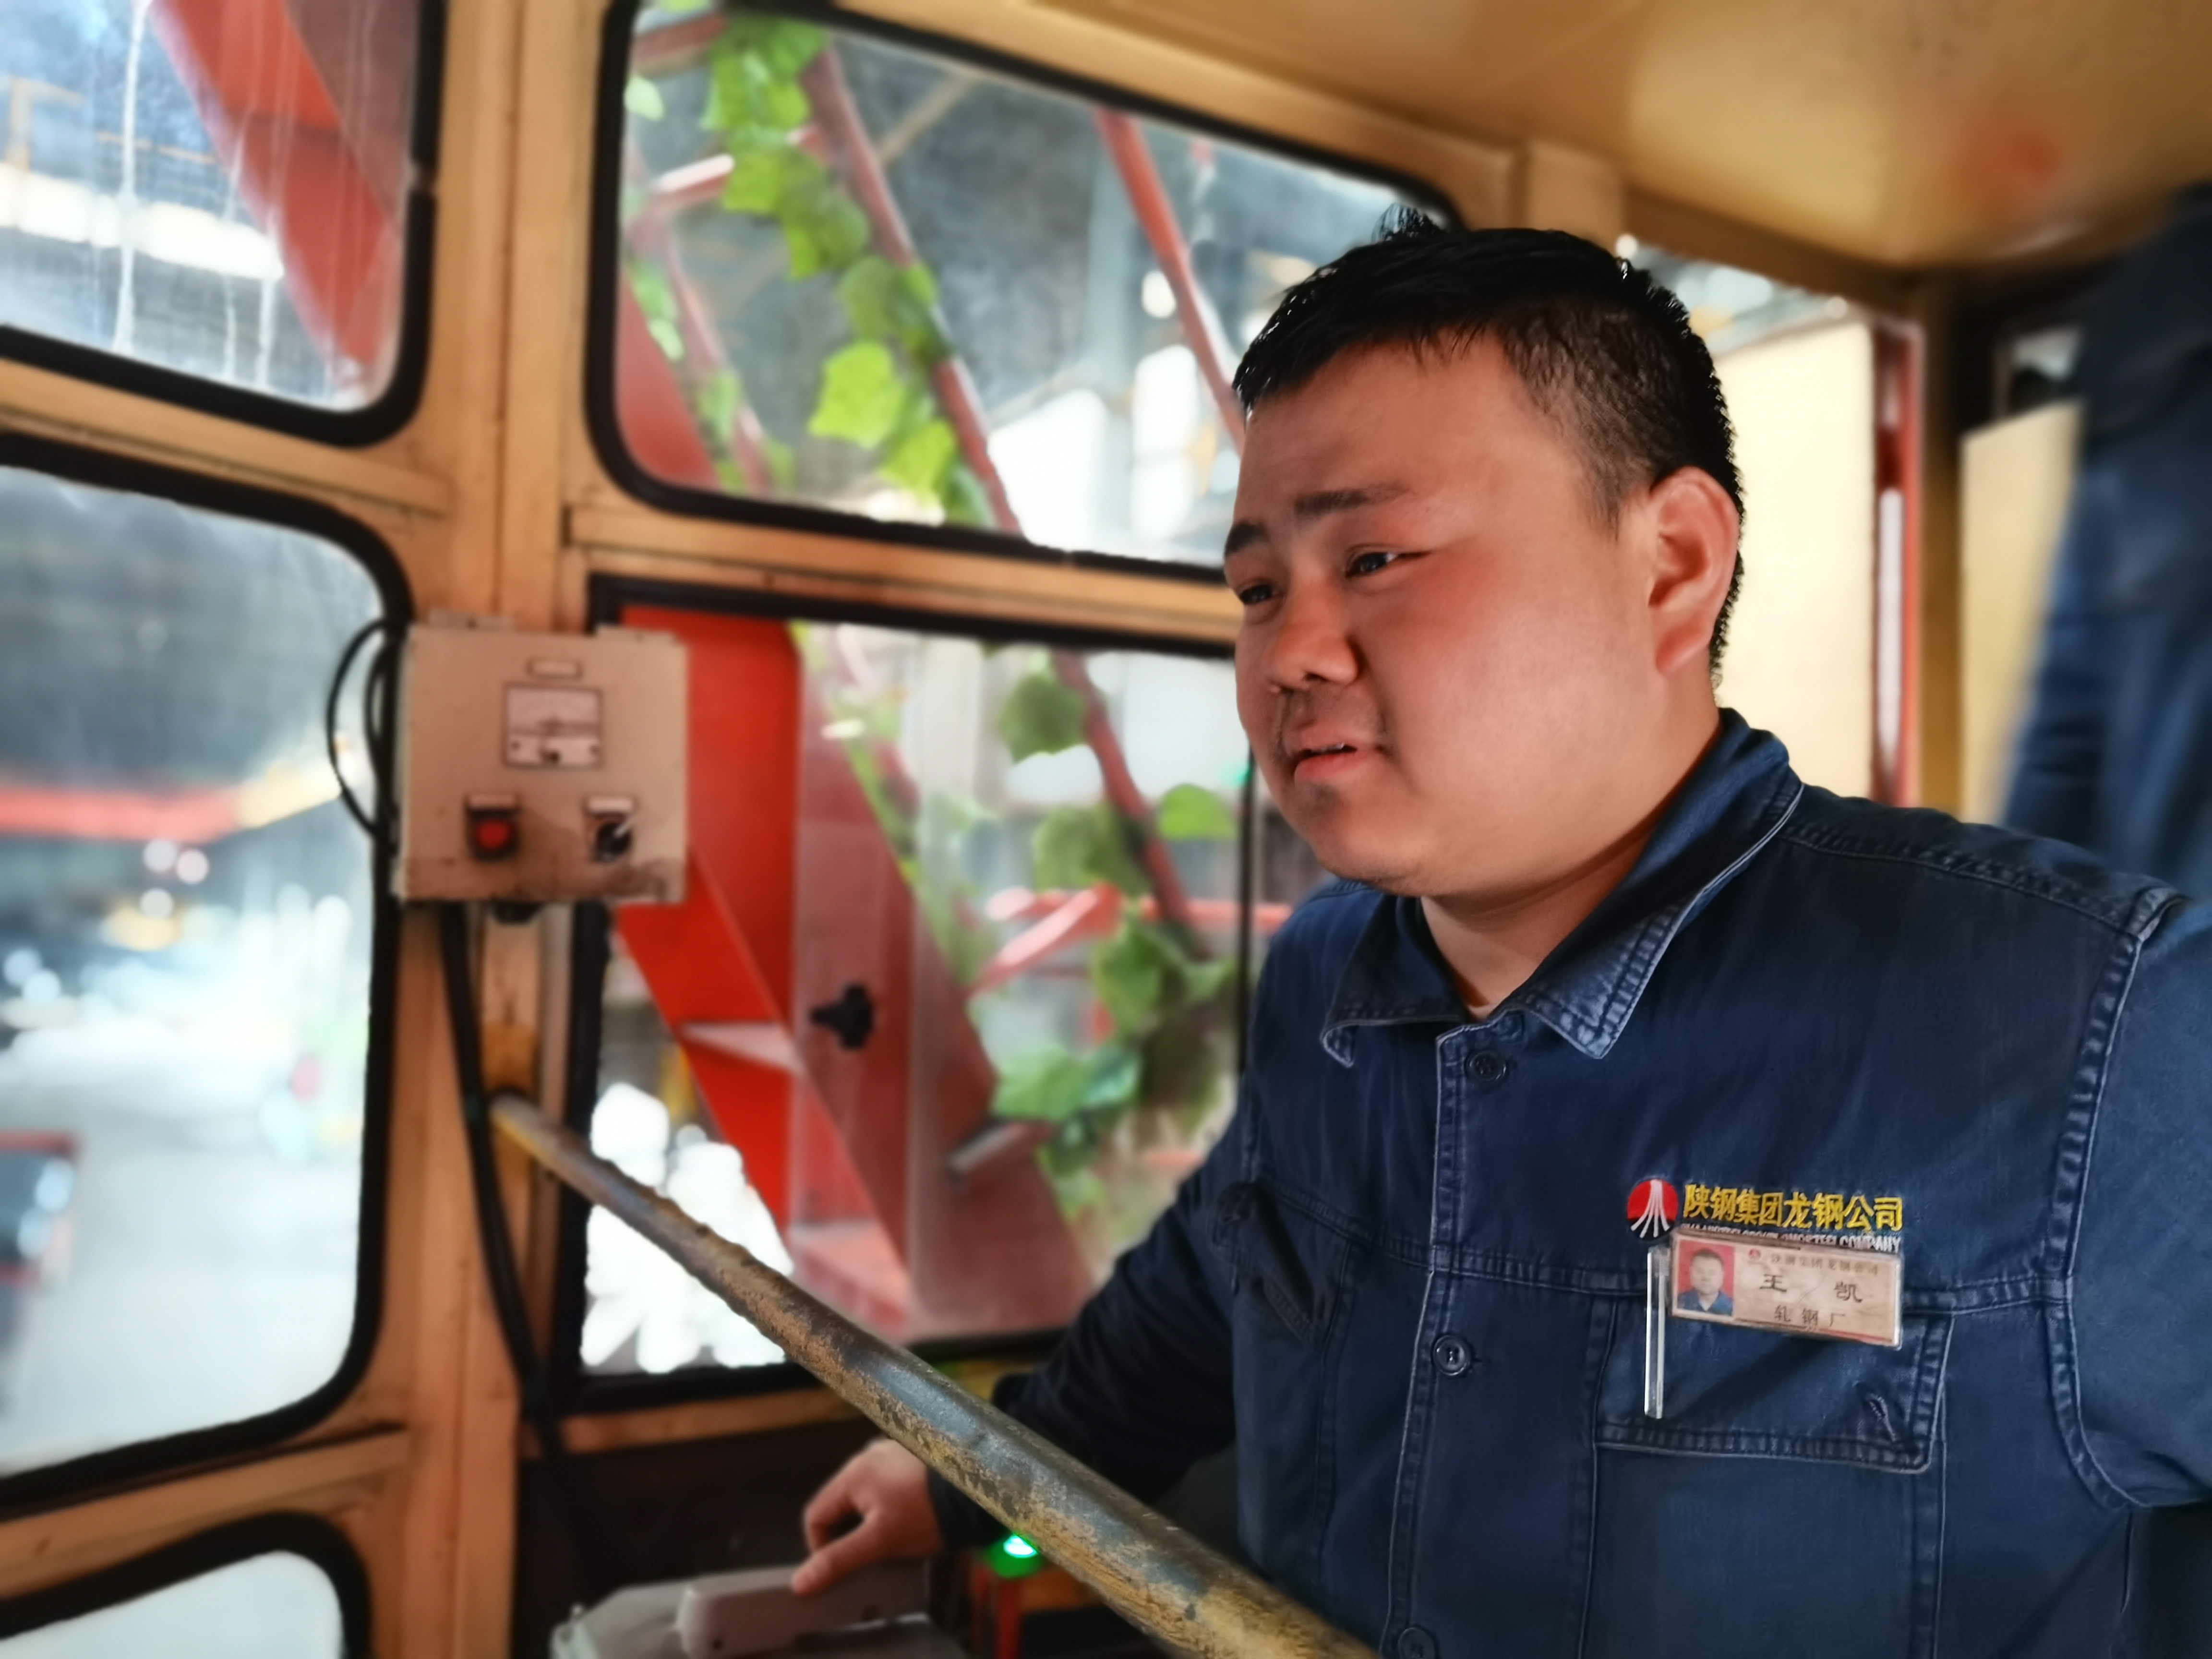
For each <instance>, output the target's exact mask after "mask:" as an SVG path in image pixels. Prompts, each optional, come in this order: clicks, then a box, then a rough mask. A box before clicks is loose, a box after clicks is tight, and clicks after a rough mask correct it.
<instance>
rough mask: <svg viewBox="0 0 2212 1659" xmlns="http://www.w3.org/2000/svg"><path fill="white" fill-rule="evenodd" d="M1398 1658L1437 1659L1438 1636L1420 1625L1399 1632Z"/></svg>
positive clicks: (1409, 1626) (1407, 1627) (1410, 1626)
mask: <svg viewBox="0 0 2212 1659" xmlns="http://www.w3.org/2000/svg"><path fill="white" fill-rule="evenodd" d="M1398 1659H1437V1638H1435V1637H1433V1636H1431V1635H1430V1634H1429V1633H1428V1632H1426V1631H1425V1630H1423V1629H1422V1628H1421V1627H1420V1626H1419V1625H1408V1626H1406V1628H1405V1629H1404V1630H1402V1631H1401V1632H1399V1633H1398Z"/></svg>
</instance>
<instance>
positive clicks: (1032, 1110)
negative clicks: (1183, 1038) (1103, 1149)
mask: <svg viewBox="0 0 2212 1659" xmlns="http://www.w3.org/2000/svg"><path fill="white" fill-rule="evenodd" d="M1143 1076H1144V1063H1143V1061H1142V1060H1141V1059H1140V1058H1139V1055H1138V1054H1137V1051H1136V1050H1135V1049H1134V1048H1131V1047H1130V1046H1129V1045H1127V1044H1126V1043H1121V1042H1107V1043H1103V1044H1102V1045H1100V1047H1099V1048H1097V1049H1096V1050H1095V1051H1094V1052H1092V1053H1091V1054H1089V1055H1087V1056H1078V1055H1075V1054H1069V1053H1068V1052H1067V1051H1066V1049H1065V1048H1033V1049H1030V1051H1029V1052H1027V1053H1025V1054H1016V1055H1014V1056H1013V1057H1012V1059H1011V1060H1007V1062H1006V1065H1005V1066H1002V1067H1000V1072H999V1084H998V1087H997V1088H996V1089H995V1090H994V1091H993V1093H992V1096H991V1112H992V1115H994V1116H996V1117H1007V1118H1026V1119H1029V1120H1031V1121H1037V1122H1044V1123H1060V1124H1072V1123H1073V1121H1074V1120H1075V1119H1077V1118H1079V1117H1082V1116H1084V1115H1086V1114H1090V1113H1094V1112H1115V1111H1118V1110H1119V1109H1121V1108H1123V1107H1126V1106H1127V1105H1128V1104H1129V1103H1131V1102H1132V1101H1133V1100H1134V1099H1135V1098H1136V1097H1137V1088H1138V1085H1139V1083H1140V1082H1141V1081H1142V1080H1143ZM1086 1138H1087V1137H1086Z"/></svg>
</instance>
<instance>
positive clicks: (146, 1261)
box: [0, 469, 379, 1471]
mask: <svg viewBox="0 0 2212 1659" xmlns="http://www.w3.org/2000/svg"><path fill="white" fill-rule="evenodd" d="M378 610H379V602H378V597H377V593H376V590H375V588H374V586H373V584H372V582H371V581H370V579H369V578H368V574H366V573H365V572H364V571H363V570H362V567H361V566H360V565H359V564H358V563H357V562H356V561H355V560H354V559H353V558H351V557H350V556H348V555H347V554H345V553H343V551H341V550H339V549H337V547H334V546H332V545H331V544H328V543H325V542H322V541H319V540H318V539H316V538H313V537H309V536H306V535H302V534H300V533H298V532H293V531H289V530H282V529H277V528H275V527H273V526H267V525H261V524H255V523H251V522H248V521H246V520H239V519H234V518H228V517H223V516H220V515H217V514H214V513H202V512H197V511H194V510H192V509H191V508H188V507H180V506H177V505H174V504H172V503H169V502H166V501H157V500H154V499H151V498H149V497H145V496H141V495H128V494H124V493H120V492H117V491H112V490H106V489H90V488H86V487H83V486H80V485H76V484H68V483H60V482H58V481H56V480H54V479H52V478H49V477H45V476H43V475H40V474H37V473H31V472H23V471H14V470H9V469H0V1471H12V1470H18V1469H22V1468H28V1467H32V1466H34V1465H38V1464H43V1463H51V1462H56V1461H58V1460H59V1459H62V1458H65V1457H70V1456H74V1455H78V1454H82V1453H88V1452H93V1451H98V1450H100V1449H104V1448H106V1447H111V1446H116V1445H119V1444H123V1443H127V1442H131V1441H137V1440H143V1439H147V1438H150V1437H155V1436H159V1435H166V1434H172V1433H176V1432H178V1431H183V1430H187V1429H197V1428H203V1427H207V1426H210V1425H216V1424H220V1423H228V1422H232V1421H234V1420H236V1419H240V1418H246V1417H251V1416H254V1415H256V1414H258V1413H263V1412H266V1411H270V1410H271V1409H273V1408H275V1407H279V1406H283V1405H285V1404H287V1403H289V1401H294V1400H296V1399H298V1398H300V1397H301V1395H306V1394H308V1393H310V1392H312V1391H313V1389H315V1388H316V1387H317V1386H318V1385H319V1384H320V1383H323V1382H324V1381H325V1379H327V1378H328V1377H329V1376H331V1373H332V1371H333V1370H335V1369H336V1367H337V1364H338V1361H339V1358H340V1356H341V1355H342V1353H343V1351H344V1349H345V1346H346V1343H347V1340H348V1337H349V1334H350V1333H351V1331H352V1328H353V1323H354V1302H355V1256H356V1248H355V1234H356V1225H357V1219H358V1214H359V1211H360V1206H361V1193H360V1187H361V1132H362V1105H363V1102H362V1093H363V1076H364V1067H365V1064H366V1056H367V1052H368V1009H369V994H368V980H369V951H370V934H371V932H372V926H373V921H374V913H373V909H372V892H371V865H370V859H369V848H368V842H367V840H366V838H365V837H364V836H362V835H361V833H360V832H359V831H358V830H357V829H356V828H355V827H354V825H353V823H352V822H351V821H350V820H349V818H347V817H346V816H345V815H344V813H343V811H342V809H341V808H340V807H339V806H338V805H336V804H335V803H334V801H333V796H334V794H335V783H334V781H333V779H332V777H331V771H330V767H329V764H328V762H327V761H326V759H325V744H324V736H323V724H322V720H323V706H324V698H325V692H326V690H327V688H328V686H329V683H330V679H331V673H332V671H333V670H334V669H335V667H336V666H337V659H338V655H339V653H340V650H341V649H342V647H343V645H344V643H345V641H346V640H347V638H348V636H349V635H351V634H352V633H353V632H354V630H355V629H357V628H359V627H360V626H361V625H362V623H365V622H367V621H368V620H369V619H370V618H372V617H374V616H375V615H377V613H378ZM155 1378H158V1379H159V1382H158V1386H156V1385H155V1383H153V1382H152V1381H151V1379H155Z"/></svg>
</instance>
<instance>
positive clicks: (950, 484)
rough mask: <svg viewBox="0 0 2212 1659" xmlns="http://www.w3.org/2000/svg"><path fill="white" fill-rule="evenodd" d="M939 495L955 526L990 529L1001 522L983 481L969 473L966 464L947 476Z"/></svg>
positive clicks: (946, 512)
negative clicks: (966, 525) (968, 525)
mask: <svg viewBox="0 0 2212 1659" xmlns="http://www.w3.org/2000/svg"><path fill="white" fill-rule="evenodd" d="M938 494H939V496H940V497H942V498H943V500H944V502H945V518H946V519H948V520H951V522H952V523H954V524H973V525H982V526H986V527H989V526H994V525H996V524H997V523H998V522H999V518H998V514H997V513H994V511H993V510H992V507H991V498H990V496H989V495H987V494H986V493H985V491H984V489H983V481H982V480H981V478H978V477H976V476H975V474H974V473H973V472H971V471H969V470H968V467H967V465H966V464H965V463H962V464H960V465H956V466H954V467H953V469H952V471H950V472H948V473H946V474H945V483H944V486H943V488H942V489H939V491H938ZM1007 527H1008V528H1012V526H1007Z"/></svg>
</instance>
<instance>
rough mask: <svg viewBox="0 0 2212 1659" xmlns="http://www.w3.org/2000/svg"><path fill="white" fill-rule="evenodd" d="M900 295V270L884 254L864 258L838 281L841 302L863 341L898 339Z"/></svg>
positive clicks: (848, 318)
mask: <svg viewBox="0 0 2212 1659" xmlns="http://www.w3.org/2000/svg"><path fill="white" fill-rule="evenodd" d="M899 293H900V284H899V271H898V267H897V266H896V265H895V264H892V263H891V262H890V260H888V259H886V258H884V256H883V255H882V254H880V253H869V254H864V255H862V256H861V257H860V258H858V259H855V260H854V262H853V266H852V269H851V270H848V271H847V272H846V273H845V274H844V275H843V276H840V277H839V278H838V279H837V299H838V302H839V303H840V304H842V306H843V307H845V317H846V319H847V320H848V322H850V323H851V324H852V325H853V332H854V335H855V336H856V337H859V338H860V339H863V340H889V339H895V338H896V337H897V335H898V321H897V315H896V304H897V300H898V295H899Z"/></svg>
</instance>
